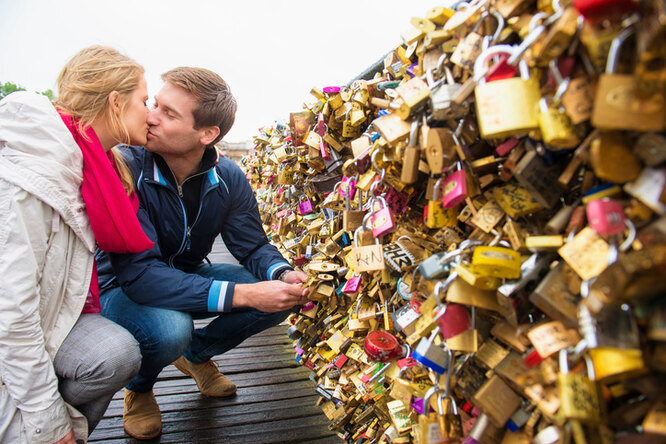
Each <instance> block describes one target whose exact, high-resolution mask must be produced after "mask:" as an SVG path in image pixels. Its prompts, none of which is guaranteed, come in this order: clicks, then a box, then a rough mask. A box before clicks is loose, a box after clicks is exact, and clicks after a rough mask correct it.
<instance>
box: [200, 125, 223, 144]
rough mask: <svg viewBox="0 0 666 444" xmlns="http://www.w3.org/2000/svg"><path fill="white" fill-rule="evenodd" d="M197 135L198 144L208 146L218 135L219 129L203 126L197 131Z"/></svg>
mask: <svg viewBox="0 0 666 444" xmlns="http://www.w3.org/2000/svg"><path fill="white" fill-rule="evenodd" d="M199 134H200V136H199V143H201V144H202V145H204V146H208V145H210V144H211V143H212V142H213V140H215V139H216V138H217V136H218V135H219V134H220V128H218V127H217V126H205V127H203V128H200V129H199Z"/></svg>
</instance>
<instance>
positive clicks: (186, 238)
mask: <svg viewBox="0 0 666 444" xmlns="http://www.w3.org/2000/svg"><path fill="white" fill-rule="evenodd" d="M167 168H169V172H170V173H171V176H172V177H173V178H174V180H175V181H176V184H178V179H176V175H175V174H173V171H172V170H171V167H170V166H169V165H168V164H167ZM213 168H215V167H213ZM208 171H210V170H207V171H202V172H201V173H197V174H194V175H192V176H190V177H188V178H186V179H185V180H184V181H183V183H181V184H180V185H177V189H178V200H179V201H180V207H181V209H182V210H183V221H184V222H185V233H183V240H182V241H181V243H180V247H179V248H178V251H176V252H175V253H174V254H172V255H171V257H169V266H170V267H171V268H174V259H175V258H176V256H178V255H179V254H182V253H183V251H188V252H189V251H190V249H191V247H192V241H191V238H190V235H191V234H192V226H194V224H196V222H197V220H198V219H199V214H201V206H202V203H203V198H204V197H206V194H208V192H209V191H210V190H208V191H206V193H205V194H204V195H203V196H202V197H201V202H199V210H198V211H197V215H196V217H195V218H194V222H193V223H192V226H190V225H188V223H187V211H185V204H184V203H183V185H184V184H185V182H187V181H188V180H190V179H193V178H195V177H197V176H201V175H202V174H206V173H208ZM167 188H168V187H167Z"/></svg>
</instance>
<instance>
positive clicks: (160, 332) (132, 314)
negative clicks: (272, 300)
mask: <svg viewBox="0 0 666 444" xmlns="http://www.w3.org/2000/svg"><path fill="white" fill-rule="evenodd" d="M195 273H197V274H199V275H201V276H204V277H212V278H213V279H217V280H222V281H231V282H236V283H240V284H248V283H254V282H257V281H258V279H257V278H256V277H255V276H254V275H253V274H252V273H250V272H249V271H247V270H246V269H245V268H244V267H242V266H240V265H232V264H212V265H211V264H207V263H204V264H202V265H200V266H199V268H197V269H196V270H195ZM100 303H101V305H102V315H103V316H104V317H106V318H108V319H110V320H112V321H114V322H116V323H117V324H120V325H122V326H123V327H125V328H126V329H127V330H128V331H129V332H130V333H132V334H133V335H134V337H135V338H136V340H137V341H138V342H139V346H140V347H141V355H142V356H143V359H142V361H141V368H140V369H139V373H138V375H137V376H136V377H135V378H134V380H132V382H130V383H129V384H128V385H127V388H128V389H129V390H132V391H133V392H137V393H145V392H149V391H150V390H152V388H153V385H154V384H155V381H156V380H157V376H158V375H159V374H160V372H161V371H162V369H163V368H164V367H166V366H167V365H169V364H171V363H172V362H173V361H175V360H176V359H178V358H179V357H180V356H182V355H185V358H186V359H187V360H188V361H190V362H194V363H197V364H201V363H204V362H206V361H208V360H210V359H211V358H212V357H213V356H216V355H220V354H222V353H224V352H226V351H227V350H231V349H232V348H234V347H236V346H237V345H238V344H240V343H241V342H243V341H244V340H245V339H247V338H249V337H250V336H252V335H254V334H257V333H259V332H261V331H263V330H265V329H267V328H270V327H273V326H274V325H277V324H279V323H280V322H282V321H283V320H284V319H285V318H286V317H287V315H288V314H289V312H288V311H283V312H278V313H264V312H261V311H259V310H255V309H247V308H242V309H234V310H232V312H231V313H218V314H217V317H216V318H215V319H214V320H213V321H211V322H210V324H208V325H207V326H206V327H204V328H199V329H196V330H195V329H194V325H193V323H192V319H205V318H210V317H212V316H215V314H214V313H208V312H203V313H185V312H181V311H176V310H168V309H165V308H155V307H149V306H147V305H140V304H137V303H136V302H134V301H132V300H131V299H130V298H128V297H127V296H126V295H125V293H123V291H122V289H121V288H120V287H116V288H112V289H110V290H107V291H105V292H104V293H103V294H102V295H101V297H100Z"/></svg>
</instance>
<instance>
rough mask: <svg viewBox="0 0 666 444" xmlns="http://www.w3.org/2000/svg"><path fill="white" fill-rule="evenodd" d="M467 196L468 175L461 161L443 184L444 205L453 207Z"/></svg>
mask: <svg viewBox="0 0 666 444" xmlns="http://www.w3.org/2000/svg"><path fill="white" fill-rule="evenodd" d="M466 198H467V175H466V174H465V170H464V169H463V167H462V163H461V162H457V163H456V170H455V171H454V172H453V173H451V175H449V177H447V178H446V180H445V181H444V185H443V192H442V205H443V206H444V208H453V207H455V206H456V205H458V204H460V203H461V202H462V201H464V200H465V199H466Z"/></svg>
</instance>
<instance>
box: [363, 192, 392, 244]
mask: <svg viewBox="0 0 666 444" xmlns="http://www.w3.org/2000/svg"><path fill="white" fill-rule="evenodd" d="M375 201H379V203H380V204H381V207H380V208H379V210H375V209H374V203H375ZM370 208H371V209H372V212H371V213H368V214H366V216H365V218H368V217H369V218H370V224H371V227H372V235H373V236H374V237H375V238H380V237H382V236H384V235H385V234H387V233H389V232H390V231H391V230H393V228H394V227H395V225H394V223H393V215H392V214H391V209H390V208H389V207H388V205H387V204H386V200H385V199H384V198H383V197H381V196H379V197H376V198H374V199H373V200H372V201H371V205H370ZM365 218H364V220H365Z"/></svg>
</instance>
